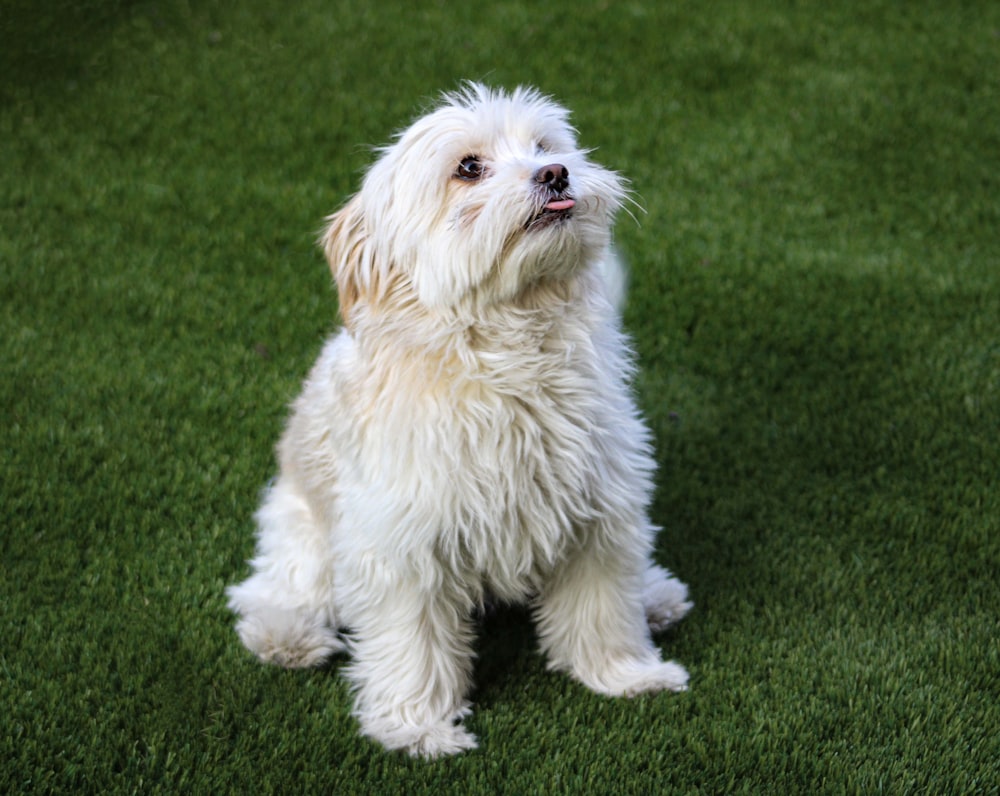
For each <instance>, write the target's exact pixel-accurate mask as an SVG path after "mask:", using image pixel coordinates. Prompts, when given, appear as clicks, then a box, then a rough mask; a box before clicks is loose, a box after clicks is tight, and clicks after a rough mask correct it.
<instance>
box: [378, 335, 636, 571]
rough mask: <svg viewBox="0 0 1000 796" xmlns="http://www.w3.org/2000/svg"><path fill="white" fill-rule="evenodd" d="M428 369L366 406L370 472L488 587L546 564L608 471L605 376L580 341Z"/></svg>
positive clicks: (404, 377) (389, 386)
mask: <svg viewBox="0 0 1000 796" xmlns="http://www.w3.org/2000/svg"><path fill="white" fill-rule="evenodd" d="M474 353H475V354H476V357H475V358H474V359H469V358H465V359H464V362H463V363H461V364H460V366H458V365H455V364H454V363H452V364H451V366H450V367H448V368H439V369H438V370H435V369H433V368H430V367H426V366H424V367H420V364H419V363H415V362H410V363H409V365H408V367H400V368H396V369H395V370H394V371H393V375H392V377H391V378H390V379H389V382H391V383H389V382H383V383H382V384H381V385H380V386H379V389H378V391H377V393H376V394H373V395H372V396H371V398H372V402H371V405H370V406H369V408H368V411H367V413H366V414H367V417H368V418H369V422H368V423H367V424H366V426H367V429H366V436H365V440H366V442H367V445H366V447H367V446H371V447H370V448H369V451H370V452H371V453H376V454H377V464H374V466H372V467H371V469H370V472H372V473H373V474H376V475H377V477H378V480H379V481H380V483H381V485H382V487H384V488H385V489H386V490H387V491H388V492H389V493H390V495H391V496H392V499H393V502H394V503H395V504H396V505H398V506H400V507H401V508H402V509H404V510H405V512H406V514H407V517H406V518H405V519H404V518H401V519H402V522H401V525H403V526H414V527H420V528H425V529H426V531H422V533H428V534H434V535H435V536H436V537H437V540H438V541H437V543H438V545H439V547H440V548H441V549H442V551H443V553H444V554H446V555H449V556H452V557H459V558H462V559H463V560H465V561H466V563H467V564H468V565H469V566H471V567H473V568H475V569H477V570H480V571H484V572H487V573H490V576H491V578H492V579H494V580H498V581H503V582H507V583H511V584H514V583H521V582H523V581H524V580H525V579H526V578H527V579H530V578H531V577H532V576H533V574H534V573H535V572H536V571H538V570H540V569H544V568H545V567H546V566H550V565H552V564H553V563H554V561H555V560H556V559H557V558H558V557H559V556H560V554H561V552H562V550H563V549H564V546H565V545H566V544H567V543H570V542H571V541H572V539H573V538H575V536H576V535H577V534H578V533H579V532H580V529H581V527H582V526H583V525H585V524H586V523H587V522H589V521H590V520H592V519H593V518H594V516H595V514H596V513H597V512H598V511H599V510H600V508H599V505H598V504H599V502H600V501H599V499H598V493H599V492H600V490H601V488H602V480H606V479H607V478H608V474H609V472H610V471H612V470H614V469H615V467H613V466H612V463H611V462H610V461H609V456H610V453H611V452H610V449H609V444H608V443H609V439H611V437H613V435H614V434H615V433H616V431H615V429H614V428H610V427H609V426H613V425H614V416H615V412H616V411H617V410H620V406H617V405H616V404H617V401H616V400H615V395H614V390H613V386H614V384H615V380H614V379H607V378H604V375H605V374H603V373H602V370H601V367H600V363H598V362H596V361H595V355H594V353H593V351H592V349H591V348H590V346H589V345H587V346H572V345H568V344H560V345H553V344H552V343H551V342H549V343H548V344H547V345H544V346H535V347H534V348H531V349H527V348H521V349H520V350H517V351H511V350H509V349H503V348H502V347H501V346H498V345H497V346H493V347H491V348H488V349H485V350H480V351H476V352H474Z"/></svg>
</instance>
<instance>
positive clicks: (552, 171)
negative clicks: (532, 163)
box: [535, 163, 569, 193]
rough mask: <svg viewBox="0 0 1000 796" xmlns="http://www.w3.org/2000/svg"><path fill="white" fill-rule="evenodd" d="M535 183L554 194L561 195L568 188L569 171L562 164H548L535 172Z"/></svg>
mask: <svg viewBox="0 0 1000 796" xmlns="http://www.w3.org/2000/svg"><path fill="white" fill-rule="evenodd" d="M535 182H537V183H540V184H541V185H545V186H547V187H548V188H549V189H550V190H552V191H554V192H555V193H562V192H563V191H565V190H566V188H567V187H569V169H567V168H566V167H565V166H564V165H563V164H562V163H550V164H549V165H548V166H542V167H541V168H540V169H539V170H538V171H536V172H535Z"/></svg>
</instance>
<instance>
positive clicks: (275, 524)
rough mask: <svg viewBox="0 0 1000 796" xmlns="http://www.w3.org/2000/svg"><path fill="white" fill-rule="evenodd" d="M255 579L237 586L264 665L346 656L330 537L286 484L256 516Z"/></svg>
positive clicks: (245, 636)
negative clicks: (342, 653) (335, 600)
mask: <svg viewBox="0 0 1000 796" xmlns="http://www.w3.org/2000/svg"><path fill="white" fill-rule="evenodd" d="M257 525H258V535H257V551H256V555H255V556H254V558H253V559H252V560H251V561H250V565H251V567H252V568H253V574H251V576H250V577H249V578H247V580H245V581H244V582H243V583H240V584H238V585H235V586H230V587H229V588H228V589H227V590H226V593H227V595H228V597H229V607H230V609H231V610H233V611H234V612H235V613H236V614H237V615H238V616H239V620H238V621H237V623H236V630H237V632H238V633H239V636H240V639H241V640H242V641H243V643H244V644H245V645H246V647H247V648H248V649H249V650H250V651H251V652H253V653H254V654H255V655H256V656H257V657H258V658H260V659H261V660H262V661H264V662H265V663H275V664H278V665H279V666H287V667H305V666H316V665H318V664H320V663H322V662H323V661H324V660H325V659H326V658H328V657H330V656H331V655H333V654H334V653H336V652H339V651H341V650H343V649H344V643H343V641H342V640H341V639H340V638H339V637H338V636H337V621H336V616H335V611H334V604H333V581H332V570H333V568H332V566H331V562H330V551H329V545H328V542H327V538H326V535H325V534H324V533H323V532H322V530H321V529H320V527H319V526H318V525H317V523H316V520H315V518H314V517H313V514H312V512H311V511H310V509H309V505H308V504H307V503H306V501H305V500H304V499H303V498H302V496H301V495H299V494H298V493H297V492H296V490H295V488H294V485H292V484H291V483H289V482H288V481H287V480H283V479H279V480H278V481H277V482H276V483H275V484H274V486H273V487H271V489H270V490H269V492H268V493H267V496H266V498H265V500H264V503H263V505H262V506H261V508H260V510H259V511H258V512H257Z"/></svg>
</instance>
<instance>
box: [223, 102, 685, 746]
mask: <svg viewBox="0 0 1000 796" xmlns="http://www.w3.org/2000/svg"><path fill="white" fill-rule="evenodd" d="M625 199H626V191H625V188H624V185H623V182H622V180H621V178H619V177H618V176H617V175H616V174H615V173H613V172H611V171H608V170H607V169H605V168H602V167H601V166H598V165H596V164H594V163H593V162H591V161H590V160H589V159H588V157H587V152H586V151H583V150H581V149H580V148H579V147H578V145H577V142H576V138H575V135H574V131H573V129H572V128H571V127H570V126H569V123H568V114H567V112H566V111H565V110H564V109H563V108H561V107H559V106H558V105H556V104H554V103H553V102H552V101H551V100H549V99H548V98H546V97H544V96H542V95H541V94H539V93H538V92H536V91H534V90H531V89H524V88H520V89H517V90H516V91H514V92H513V93H511V94H505V93H502V92H500V91H496V90H492V89H490V88H486V87H484V86H481V85H477V84H468V85H466V86H465V87H464V88H463V89H462V90H461V91H459V92H457V93H454V94H450V95H446V96H445V97H444V98H443V100H442V101H441V103H440V104H439V105H438V106H437V107H436V109H434V110H433V111H432V112H430V113H429V114H428V115H426V116H424V117H423V118H421V119H419V120H418V121H417V122H415V123H414V124H413V125H412V126H411V127H410V128H409V129H408V130H406V131H404V132H403V133H402V134H401V135H399V137H398V138H397V140H396V141H395V143H394V144H392V145H391V146H389V147H386V148H385V149H384V150H382V152H381V157H380V158H379V159H378V161H377V162H376V163H375V164H374V165H373V166H372V167H371V169H370V170H369V171H368V174H367V176H366V177H365V180H364V183H363V185H362V187H361V190H360V191H359V192H358V193H357V194H356V195H355V196H354V197H353V198H352V199H351V200H350V201H348V202H347V204H346V205H345V206H344V207H343V208H342V209H341V210H340V211H339V212H337V213H335V214H334V215H333V216H331V217H330V218H329V219H328V222H329V225H328V227H327V229H326V231H325V233H324V235H323V237H322V245H323V248H324V250H325V252H326V256H327V258H328V259H329V262H330V267H331V268H332V270H333V275H334V277H335V279H336V283H337V289H338V292H339V296H340V312H341V315H342V318H343V328H342V329H341V330H340V331H339V332H338V333H337V334H335V335H334V336H333V337H332V338H331V339H330V340H329V341H328V342H327V343H326V346H325V348H324V349H323V352H322V354H321V355H320V358H319V361H318V362H317V363H316V365H315V366H314V368H313V370H312V372H311V373H310V375H309V377H308V379H307V381H306V383H305V387H304V389H303V392H302V394H301V396H300V397H299V398H298V400H297V401H296V402H295V404H294V407H293V412H292V415H291V419H290V420H289V422H288V427H287V430H286V431H285V433H284V436H283V437H282V439H281V442H280V443H279V446H278V455H279V459H280V474H279V476H278V478H277V479H276V481H275V482H274V484H273V485H272V486H271V487H270V489H269V491H268V492H267V494H266V496H265V499H264V502H263V505H262V507H261V508H260V510H259V512H258V514H257V522H258V526H259V531H258V539H257V550H256V556H255V557H254V558H253V560H252V561H251V566H252V568H253V573H252V574H251V576H250V577H249V579H247V580H246V581H245V582H243V583H241V584H239V585H237V586H233V587H230V589H229V590H228V596H229V605H230V607H231V608H232V610H233V611H234V612H236V613H237V614H238V615H239V621H238V624H237V630H238V632H239V635H240V638H241V639H242V641H243V643H244V644H245V645H246V646H247V647H248V648H249V649H250V650H252V651H253V652H254V653H256V655H257V656H258V657H259V658H260V659H261V660H263V661H267V662H271V663H277V664H280V665H282V666H290V667H291V666H313V665H316V664H319V663H321V662H322V661H324V660H325V659H326V658H328V657H329V656H331V655H333V654H334V653H337V652H340V651H342V650H345V649H346V650H348V651H349V652H350V654H351V657H352V661H351V663H350V664H349V665H348V666H347V667H346V675H347V677H348V678H349V680H350V682H351V683H352V685H353V687H354V691H355V695H356V704H355V715H356V716H357V718H358V720H359V721H360V724H361V728H362V731H363V732H364V733H365V734H366V735H368V736H369V737H371V738H374V739H376V740H377V741H380V742H381V743H382V744H383V745H385V746H386V747H387V748H389V749H405V750H406V751H408V752H409V753H410V754H414V755H424V756H428V757H433V756H437V755H443V754H450V753H454V752H459V751H461V750H463V749H470V748H473V747H475V746H476V739H475V736H473V735H472V734H471V733H469V732H468V731H467V730H466V729H465V728H464V727H463V726H462V724H461V719H462V717H464V716H466V715H467V714H468V713H469V703H468V701H467V696H468V693H469V690H470V676H471V672H472V661H473V650H472V644H473V637H474V625H473V616H474V614H475V611H476V608H477V607H480V606H482V605H483V603H484V602H485V601H486V600H487V599H496V600H499V601H502V602H509V603H528V604H530V606H531V607H532V609H533V612H534V617H535V620H536V622H537V631H538V637H539V641H540V646H541V648H542V651H543V652H544V653H545V655H546V656H547V658H548V663H549V666H550V668H552V669H559V670H564V671H566V672H568V673H569V674H570V675H571V676H573V677H574V678H576V679H577V680H579V681H580V682H581V683H583V684H584V685H586V686H587V687H588V688H591V689H593V690H594V691H597V692H599V693H602V694H609V695H614V696H631V695H634V694H638V693H640V692H644V691H659V690H669V691H681V690H684V688H685V687H686V685H687V680H688V675H687V673H686V672H685V670H684V669H683V668H682V667H681V666H679V665H677V664H676V663H672V662H664V661H663V660H662V659H661V657H660V653H659V650H658V649H657V647H656V646H655V645H654V644H653V642H652V640H651V637H650V631H651V630H653V631H659V630H662V629H663V628H665V627H666V626H668V625H669V624H671V623H673V622H675V621H677V620H678V619H680V618H681V617H682V616H683V615H684V614H685V613H686V612H687V611H688V609H689V608H690V607H691V604H690V603H689V602H687V588H686V587H685V586H684V584H682V583H681V582H680V581H678V580H676V579H675V578H673V577H671V576H670V574H669V573H668V572H667V571H666V570H664V569H662V568H661V567H659V566H657V565H656V564H654V563H653V561H652V560H651V551H652V547H653V542H654V535H655V531H656V529H655V528H654V527H653V526H652V525H651V524H650V522H649V520H648V518H647V516H646V507H647V505H648V502H649V499H650V493H651V489H652V473H653V469H654V463H653V460H652V458H651V455H650V436H649V433H648V432H647V430H646V428H645V426H644V424H643V422H642V420H641V419H640V417H639V415H638V412H637V410H636V406H635V404H634V402H633V399H632V396H631V394H630V391H629V385H628V380H629V377H630V375H631V373H632V360H631V355H630V350H629V346H628V342H627V340H626V339H625V337H624V335H623V333H622V331H621V329H620V326H619V320H618V316H617V313H616V312H615V309H614V307H613V306H612V303H611V301H609V298H608V291H609V288H608V286H607V284H606V281H605V279H604V278H603V277H602V272H603V271H610V272H614V270H615V267H616V266H615V261H614V259H613V254H612V251H611V225H612V221H613V218H614V216H615V213H616V211H617V210H619V209H620V208H621V206H622V203H623V201H625Z"/></svg>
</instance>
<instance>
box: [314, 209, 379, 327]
mask: <svg viewBox="0 0 1000 796" xmlns="http://www.w3.org/2000/svg"><path fill="white" fill-rule="evenodd" d="M326 221H327V226H326V228H325V229H324V230H323V234H322V236H321V237H320V240H319V242H320V245H321V246H322V247H323V252H324V253H325V254H326V259H327V262H329V263H330V270H331V271H332V272H333V278H334V280H335V281H336V283H337V294H338V296H339V301H340V316H341V318H342V319H343V321H344V325H345V326H347V327H348V328H350V327H351V313H352V312H353V310H354V307H355V305H356V304H357V303H358V301H359V300H360V299H361V297H362V296H363V295H364V294H366V293H368V292H369V291H370V290H371V287H372V284H371V283H372V280H373V279H374V278H375V275H374V274H373V273H372V262H371V260H372V256H371V251H370V247H369V245H368V231H367V229H366V228H365V219H364V215H363V214H362V211H361V199H360V196H358V195H355V196H354V197H352V198H351V200H350V201H349V202H348V203H347V204H346V205H344V206H343V207H342V208H341V209H340V210H338V211H337V212H336V213H334V214H333V215H332V216H330V217H329V218H327V219H326Z"/></svg>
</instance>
